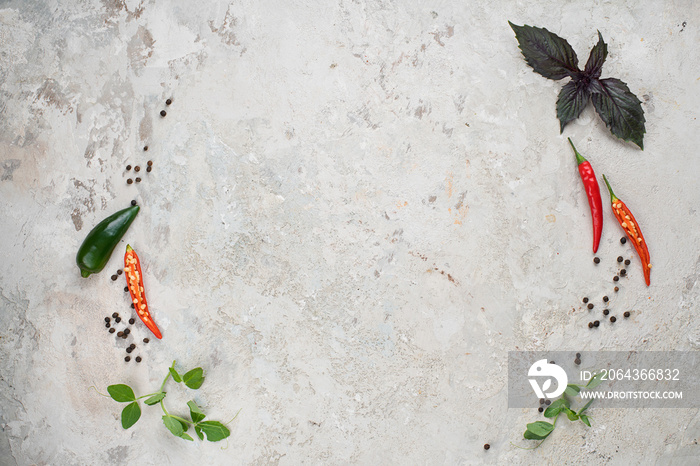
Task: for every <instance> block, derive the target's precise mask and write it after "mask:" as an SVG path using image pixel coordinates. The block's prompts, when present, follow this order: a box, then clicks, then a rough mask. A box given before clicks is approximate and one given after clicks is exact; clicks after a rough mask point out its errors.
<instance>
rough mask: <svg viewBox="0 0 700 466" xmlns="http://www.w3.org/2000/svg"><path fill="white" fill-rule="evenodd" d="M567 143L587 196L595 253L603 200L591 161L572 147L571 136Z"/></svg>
mask: <svg viewBox="0 0 700 466" xmlns="http://www.w3.org/2000/svg"><path fill="white" fill-rule="evenodd" d="M569 144H571V148H572V149H573V150H574V154H576V162H578V172H579V174H580V175H581V181H583V187H584V189H585V190H586V195H587V196H588V205H589V207H590V208H591V218H592V220H593V252H594V253H595V252H597V251H598V245H599V244H600V236H601V235H602V234H603V201H602V200H601V199H600V187H599V186H598V180H597V179H596V176H595V173H594V172H593V167H591V163H590V162H589V161H588V160H586V159H585V158H584V157H583V155H581V154H579V153H578V151H577V150H576V147H574V143H573V142H571V138H569Z"/></svg>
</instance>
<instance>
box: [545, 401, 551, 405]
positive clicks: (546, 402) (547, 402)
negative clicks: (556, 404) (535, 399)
mask: <svg viewBox="0 0 700 466" xmlns="http://www.w3.org/2000/svg"><path fill="white" fill-rule="evenodd" d="M544 404H546V405H547V406H549V405H551V404H552V401H551V400H547V401H545V402H544Z"/></svg>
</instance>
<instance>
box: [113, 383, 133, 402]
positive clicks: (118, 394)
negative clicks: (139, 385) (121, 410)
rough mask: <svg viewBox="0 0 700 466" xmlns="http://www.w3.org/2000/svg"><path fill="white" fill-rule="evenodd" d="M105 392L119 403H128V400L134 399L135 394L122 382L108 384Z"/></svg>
mask: <svg viewBox="0 0 700 466" xmlns="http://www.w3.org/2000/svg"><path fill="white" fill-rule="evenodd" d="M107 393H109V396H111V397H112V399H113V400H114V401H118V402H120V403H128V402H130V401H136V395H134V391H133V390H132V389H131V387H130V386H128V385H125V384H123V383H120V384H117V385H110V386H109V387H107Z"/></svg>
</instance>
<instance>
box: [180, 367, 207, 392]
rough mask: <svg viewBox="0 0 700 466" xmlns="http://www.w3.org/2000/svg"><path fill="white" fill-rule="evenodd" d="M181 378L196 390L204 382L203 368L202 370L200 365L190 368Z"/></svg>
mask: <svg viewBox="0 0 700 466" xmlns="http://www.w3.org/2000/svg"><path fill="white" fill-rule="evenodd" d="M182 380H183V381H184V382H185V385H187V386H188V387H190V388H191V389H193V390H196V389H198V388H199V387H201V386H202V383H203V382H204V370H202V368H201V367H197V368H195V369H192V370H191V371H189V372H187V373H186V374H185V375H183V376H182Z"/></svg>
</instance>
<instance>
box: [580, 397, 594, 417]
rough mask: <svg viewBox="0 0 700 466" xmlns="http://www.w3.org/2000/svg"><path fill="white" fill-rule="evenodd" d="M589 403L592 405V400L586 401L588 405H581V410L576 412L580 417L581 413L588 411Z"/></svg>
mask: <svg viewBox="0 0 700 466" xmlns="http://www.w3.org/2000/svg"><path fill="white" fill-rule="evenodd" d="M591 403H593V400H588V403H586V404H585V405H583V408H581V409H579V410H578V415H579V416H580V415H581V414H583V412H584V411H585V410H587V409H588V407H589V406H590V405H591Z"/></svg>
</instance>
